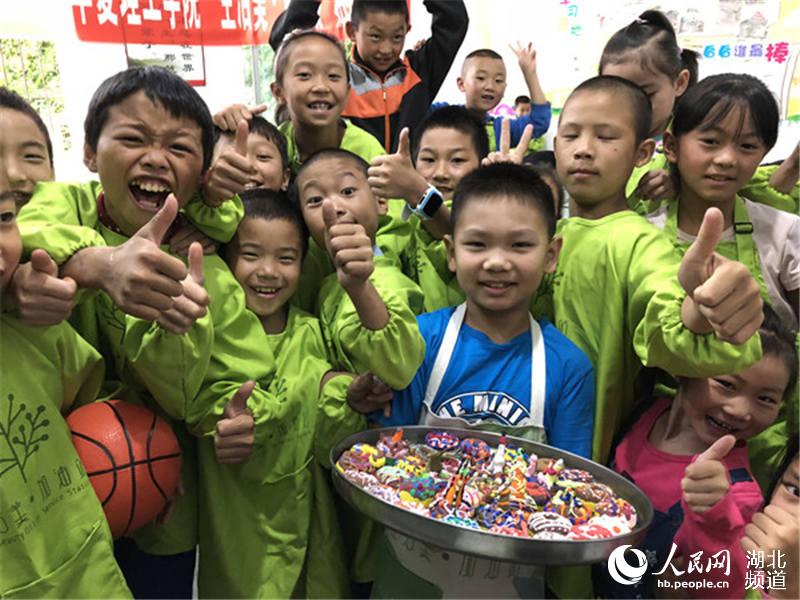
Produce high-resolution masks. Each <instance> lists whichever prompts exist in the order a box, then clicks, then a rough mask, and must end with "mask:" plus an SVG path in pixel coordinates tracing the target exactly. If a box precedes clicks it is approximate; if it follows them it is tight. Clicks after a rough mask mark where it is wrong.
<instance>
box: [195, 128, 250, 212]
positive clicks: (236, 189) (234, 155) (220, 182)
mask: <svg viewBox="0 0 800 600" xmlns="http://www.w3.org/2000/svg"><path fill="white" fill-rule="evenodd" d="M249 135H250V127H249V125H248V124H247V121H240V122H239V125H238V126H237V127H236V139H235V140H234V144H233V146H228V147H227V148H225V150H223V151H222V154H220V155H219V158H217V161H216V162H215V163H214V165H213V166H212V167H211V169H209V171H208V175H207V177H206V180H205V184H204V185H203V200H204V201H205V203H206V204H208V205H209V206H219V205H220V204H222V203H223V202H224V201H225V200H228V199H230V198H233V197H234V196H235V195H236V194H240V193H242V192H243V191H244V189H245V186H247V184H248V183H249V182H250V179H251V178H252V177H253V176H254V175H255V174H256V169H255V167H254V166H253V165H252V164H251V163H250V160H249V159H248V158H247V136H249Z"/></svg>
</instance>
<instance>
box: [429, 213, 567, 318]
mask: <svg viewBox="0 0 800 600" xmlns="http://www.w3.org/2000/svg"><path fill="white" fill-rule="evenodd" d="M445 242H446V244H447V250H448V264H449V266H450V270H451V271H455V273H456V277H457V279H458V283H459V285H460V286H461V289H462V290H464V293H465V294H466V296H467V306H468V311H471V314H476V312H477V313H480V314H482V315H484V318H485V319H486V318H487V317H488V318H489V319H494V318H504V319H505V318H514V317H515V316H518V315H517V313H523V312H527V311H528V305H529V304H530V301H531V298H532V297H533V295H534V294H535V293H536V289H537V288H538V287H539V283H540V282H541V280H542V276H543V275H544V274H545V273H552V272H553V271H554V270H555V268H556V262H557V260H558V250H559V241H558V240H557V239H554V240H550V239H549V237H548V234H547V223H546V221H545V219H544V217H543V215H542V214H541V213H540V211H538V210H536V208H535V207H533V206H531V205H529V204H526V203H525V202H523V201H521V200H517V199H511V198H503V199H490V200H482V199H474V200H470V201H469V204H467V205H466V206H465V207H464V208H463V209H462V212H461V213H460V214H459V217H458V221H457V223H456V228H455V230H454V231H453V236H452V238H451V237H450V236H445Z"/></svg>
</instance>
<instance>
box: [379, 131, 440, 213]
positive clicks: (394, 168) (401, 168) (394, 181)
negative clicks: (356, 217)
mask: <svg viewBox="0 0 800 600" xmlns="http://www.w3.org/2000/svg"><path fill="white" fill-rule="evenodd" d="M367 175H368V179H367V181H368V182H369V186H370V187H371V188H372V193H373V194H375V195H376V196H380V197H381V198H404V199H405V200H406V201H407V202H408V203H409V204H411V205H412V206H415V205H416V203H417V202H418V201H419V200H420V198H422V196H423V194H424V193H425V190H427V189H428V183H427V182H426V181H425V178H424V177H423V176H422V175H420V174H419V173H418V172H417V170H416V169H415V168H414V165H413V164H412V163H411V148H410V142H409V141H408V127H404V128H403V130H402V131H401V132H400V138H399V139H398V141H397V152H395V153H394V154H385V155H383V156H378V157H376V158H373V159H372V164H371V165H370V167H369V171H368V172H367Z"/></svg>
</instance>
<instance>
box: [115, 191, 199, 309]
mask: <svg viewBox="0 0 800 600" xmlns="http://www.w3.org/2000/svg"><path fill="white" fill-rule="evenodd" d="M177 214H178V202H177V200H175V196H173V195H172V194H170V195H169V196H167V199H166V201H165V202H164V206H162V207H161V210H159V211H158V212H157V213H156V214H155V216H154V217H153V218H152V219H150V221H149V222H148V223H147V224H145V225H144V226H143V227H142V228H141V229H140V230H139V231H137V232H136V234H135V235H134V236H133V237H132V238H130V239H129V240H128V241H127V242H125V243H124V244H122V245H121V246H117V247H115V248H112V249H111V250H110V252H109V254H108V264H107V265H105V268H104V269H103V271H104V272H105V273H107V277H106V278H105V280H104V281H103V282H102V285H101V287H102V289H103V290H104V291H105V292H106V293H108V295H109V296H111V299H112V300H113V301H114V303H115V304H116V305H117V306H118V307H119V308H120V309H121V310H122V311H123V312H125V313H128V314H129V315H132V316H134V317H139V318H140V319H145V320H147V321H155V320H157V319H158V318H159V317H160V316H161V313H163V312H164V311H167V310H169V309H170V308H172V305H173V298H174V297H176V296H180V295H181V294H182V293H183V285H182V283H181V282H182V281H183V280H184V279H186V276H187V274H188V271H187V269H186V266H185V265H184V264H183V263H182V262H181V261H180V260H178V259H177V258H175V257H173V256H170V255H169V254H167V253H166V252H163V251H162V250H161V248H160V247H159V246H160V245H161V242H162V240H163V239H164V236H165V235H166V234H167V231H169V228H170V226H171V225H172V222H173V221H174V220H175V217H176V215H177Z"/></svg>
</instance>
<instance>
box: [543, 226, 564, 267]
mask: <svg viewBox="0 0 800 600" xmlns="http://www.w3.org/2000/svg"><path fill="white" fill-rule="evenodd" d="M563 243H564V240H563V238H562V237H561V236H560V235H556V236H553V239H552V240H550V244H549V245H548V246H547V262H545V264H544V272H545V273H555V272H556V267H558V256H559V254H561V246H562V245H563Z"/></svg>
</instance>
